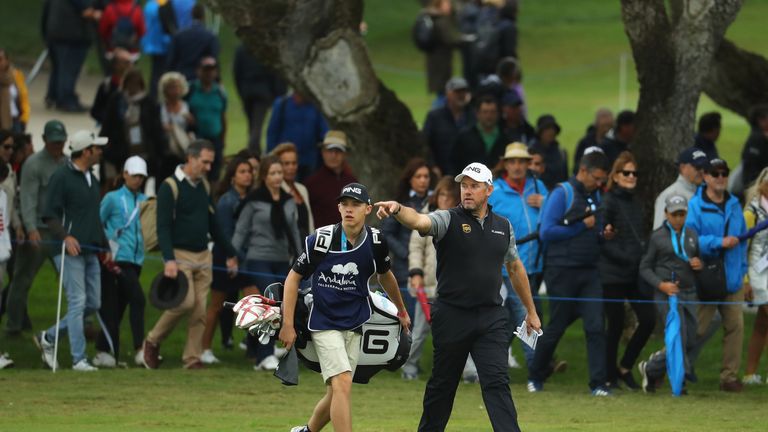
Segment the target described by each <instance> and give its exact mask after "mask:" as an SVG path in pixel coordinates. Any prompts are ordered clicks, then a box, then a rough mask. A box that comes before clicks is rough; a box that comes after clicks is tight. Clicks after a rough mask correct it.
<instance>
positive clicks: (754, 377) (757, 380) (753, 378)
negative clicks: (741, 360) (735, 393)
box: [741, 374, 763, 385]
mask: <svg viewBox="0 0 768 432" xmlns="http://www.w3.org/2000/svg"><path fill="white" fill-rule="evenodd" d="M741 382H742V383H743V384H746V385H758V384H762V383H763V377H761V376H760V374H749V375H744V378H742V379H741Z"/></svg>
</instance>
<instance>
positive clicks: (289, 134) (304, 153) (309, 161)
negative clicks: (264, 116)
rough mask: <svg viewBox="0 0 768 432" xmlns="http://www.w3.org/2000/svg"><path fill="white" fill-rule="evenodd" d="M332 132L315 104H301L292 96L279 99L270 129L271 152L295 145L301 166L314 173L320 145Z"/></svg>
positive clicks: (269, 144)
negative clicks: (284, 145) (283, 145)
mask: <svg viewBox="0 0 768 432" xmlns="http://www.w3.org/2000/svg"><path fill="white" fill-rule="evenodd" d="M326 132H328V123H327V122H326V121H325V119H324V118H323V115H322V114H321V113H320V111H319V110H318V109H317V108H315V106H314V105H313V104H312V103H311V102H305V103H302V104H300V105H299V104H297V103H296V102H295V101H294V99H293V96H292V95H287V96H282V97H279V98H277V99H275V102H274V103H273V104H272V117H271V118H270V119H269V126H268V127H267V151H272V149H274V148H275V147H276V146H277V145H278V144H280V143H283V142H292V143H294V144H295V145H296V149H297V150H298V152H299V165H301V166H307V167H309V168H310V170H314V169H315V168H317V166H318V161H319V156H320V151H319V149H318V147H317V145H318V144H319V143H320V142H322V141H323V138H324V137H325V133H326Z"/></svg>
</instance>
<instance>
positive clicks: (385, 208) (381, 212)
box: [374, 201, 432, 235]
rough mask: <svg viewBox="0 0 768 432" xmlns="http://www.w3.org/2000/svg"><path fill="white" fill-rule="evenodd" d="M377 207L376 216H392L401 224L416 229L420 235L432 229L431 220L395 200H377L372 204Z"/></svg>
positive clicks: (380, 217) (382, 217)
mask: <svg viewBox="0 0 768 432" xmlns="http://www.w3.org/2000/svg"><path fill="white" fill-rule="evenodd" d="M374 206H376V207H378V208H379V209H378V210H376V216H377V217H378V218H379V219H384V218H388V217H390V216H392V217H393V218H395V220H396V221H398V222H400V223H401V224H402V225H403V226H405V227H408V228H410V229H412V230H416V231H418V232H419V234H421V235H425V234H427V233H428V232H429V230H430V229H432V221H431V220H430V219H429V217H428V216H427V215H425V214H423V213H419V212H417V211H416V210H414V209H412V208H410V207H408V206H405V205H402V204H400V203H399V202H397V201H379V202H377V203H375V204H374Z"/></svg>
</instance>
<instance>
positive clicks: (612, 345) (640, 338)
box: [603, 283, 656, 381]
mask: <svg viewBox="0 0 768 432" xmlns="http://www.w3.org/2000/svg"><path fill="white" fill-rule="evenodd" d="M603 297H605V298H606V299H612V300H623V299H629V300H649V299H648V298H646V297H644V296H642V295H641V294H640V292H639V291H638V288H637V284H636V283H631V284H605V285H603ZM629 305H630V306H631V307H632V310H634V311H635V314H636V315H637V323H638V326H637V329H636V330H635V332H634V333H633V334H632V338H631V339H630V340H629V343H628V344H627V348H626V350H624V355H623V356H622V358H621V362H620V363H618V365H619V366H621V367H623V368H624V369H630V370H631V369H632V366H634V364H635V361H637V358H638V357H639V356H640V352H641V351H642V350H643V347H645V344H646V343H647V342H648V338H650V337H651V334H652V333H653V328H654V327H655V326H656V308H655V307H654V304H653V303H636V302H630V304H629ZM603 307H604V309H605V318H606V321H607V323H608V326H607V328H606V331H605V355H606V361H605V365H606V366H607V368H608V369H607V370H606V373H607V378H608V381H616V379H617V378H618V370H617V368H616V365H617V359H618V355H619V341H620V340H621V335H622V333H624V302H620V301H611V302H606V303H605V305H604V306H603Z"/></svg>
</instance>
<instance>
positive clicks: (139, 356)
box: [133, 349, 144, 367]
mask: <svg viewBox="0 0 768 432" xmlns="http://www.w3.org/2000/svg"><path fill="white" fill-rule="evenodd" d="M133 362H134V363H136V366H142V367H144V350H143V349H140V350H138V351H136V355H134V356H133Z"/></svg>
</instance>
